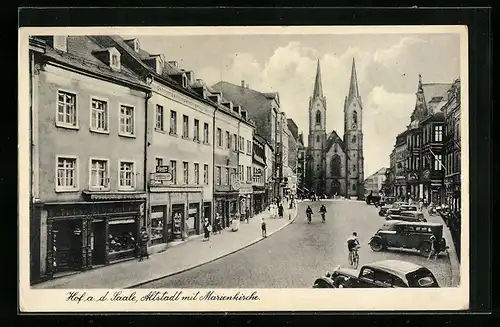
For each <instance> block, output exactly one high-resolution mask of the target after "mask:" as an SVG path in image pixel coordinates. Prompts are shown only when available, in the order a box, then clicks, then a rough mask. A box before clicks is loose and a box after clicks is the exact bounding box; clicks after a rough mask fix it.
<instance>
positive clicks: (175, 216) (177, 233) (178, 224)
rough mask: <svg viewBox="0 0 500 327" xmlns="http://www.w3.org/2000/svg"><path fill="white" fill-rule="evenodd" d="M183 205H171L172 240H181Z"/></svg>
mask: <svg viewBox="0 0 500 327" xmlns="http://www.w3.org/2000/svg"><path fill="white" fill-rule="evenodd" d="M184 224H185V220H184V205H183V204H173V205H172V225H173V226H172V236H173V239H174V240H179V239H182V238H183V237H182V233H184V232H186V231H184Z"/></svg>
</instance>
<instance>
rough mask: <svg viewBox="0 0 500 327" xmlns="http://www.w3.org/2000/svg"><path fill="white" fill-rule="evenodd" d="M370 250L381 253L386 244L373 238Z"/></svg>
mask: <svg viewBox="0 0 500 327" xmlns="http://www.w3.org/2000/svg"><path fill="white" fill-rule="evenodd" d="M370 248H371V249H372V251H374V252H380V251H382V250H383V249H384V243H383V242H382V240H381V239H380V238H378V237H376V238H373V239H372V240H371V241H370Z"/></svg>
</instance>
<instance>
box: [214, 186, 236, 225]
mask: <svg viewBox="0 0 500 327" xmlns="http://www.w3.org/2000/svg"><path fill="white" fill-rule="evenodd" d="M214 199H215V202H214V203H215V206H214V212H215V214H216V215H217V214H218V215H220V217H221V218H222V221H221V222H222V227H223V228H227V227H229V226H231V221H232V220H233V218H234V217H235V215H236V214H237V213H238V191H228V192H219V191H216V192H215V194H214Z"/></svg>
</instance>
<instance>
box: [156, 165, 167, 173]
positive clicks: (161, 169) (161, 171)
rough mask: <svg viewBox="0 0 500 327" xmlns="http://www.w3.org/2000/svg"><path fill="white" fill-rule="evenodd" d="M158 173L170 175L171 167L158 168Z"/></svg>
mask: <svg viewBox="0 0 500 327" xmlns="http://www.w3.org/2000/svg"><path fill="white" fill-rule="evenodd" d="M156 172H157V173H168V172H170V166H156Z"/></svg>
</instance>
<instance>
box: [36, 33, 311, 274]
mask: <svg viewBox="0 0 500 327" xmlns="http://www.w3.org/2000/svg"><path fill="white" fill-rule="evenodd" d="M29 46H30V52H29V54H30V115H31V119H30V169H31V173H30V185H31V190H30V256H31V257H30V261H31V265H30V276H31V282H32V283H34V282H38V281H41V280H44V279H47V278H51V277H53V276H54V275H55V274H59V273H64V272H67V271H79V270H86V269H91V268H93V267H96V266H101V265H107V264H110V263H114V262H118V261H121V260H124V259H128V258H133V257H134V256H135V252H136V250H135V249H136V240H137V237H138V233H139V231H140V229H141V228H142V227H146V228H147V230H148V232H149V233H150V235H151V240H150V251H152V252H156V251H161V250H163V249H165V248H166V246H167V243H169V242H176V241H182V240H185V239H186V238H188V237H190V236H191V235H196V234H200V233H201V231H202V220H203V218H209V219H213V217H214V216H215V214H220V215H221V217H222V220H223V225H225V226H228V225H229V224H230V221H231V220H232V219H233V218H234V217H238V216H240V217H245V216H252V215H254V214H256V213H258V212H261V211H262V210H264V208H265V207H266V206H267V205H268V203H269V202H270V201H271V200H272V199H273V198H276V197H279V196H283V195H284V193H286V192H295V189H296V185H297V175H296V172H297V171H298V169H299V166H300V165H299V164H298V162H299V155H300V151H299V150H300V148H301V147H302V148H303V144H302V140H301V139H302V137H301V135H299V132H298V128H297V126H296V124H295V123H294V122H293V120H291V119H287V117H286V115H285V114H284V112H283V111H282V109H281V108H280V99H279V94H278V93H261V92H257V91H255V90H252V89H250V88H249V87H248V85H245V83H244V82H242V84H241V85H234V84H230V83H226V82H220V83H217V84H216V85H213V86H209V85H207V84H206V83H205V82H204V81H203V80H202V79H199V78H196V77H195V75H194V72H193V71H191V70H188V69H184V68H182V67H179V64H178V63H177V62H175V61H167V60H166V58H165V57H164V55H162V54H150V53H148V52H146V51H144V49H142V48H141V47H140V43H139V40H138V39H124V38H122V37H119V36H106V35H99V36H64V35H56V36H37V37H30V39H29ZM301 144H302V145H301ZM299 178H300V177H299Z"/></svg>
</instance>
